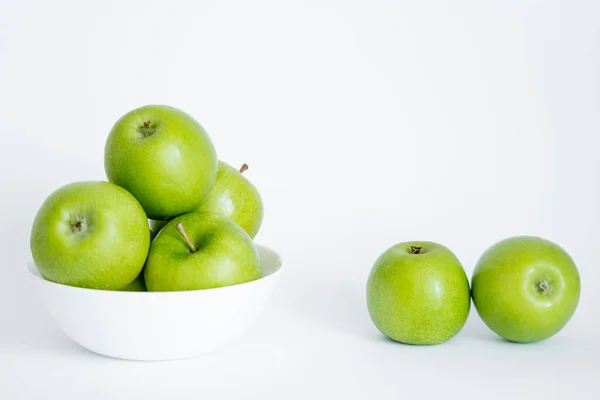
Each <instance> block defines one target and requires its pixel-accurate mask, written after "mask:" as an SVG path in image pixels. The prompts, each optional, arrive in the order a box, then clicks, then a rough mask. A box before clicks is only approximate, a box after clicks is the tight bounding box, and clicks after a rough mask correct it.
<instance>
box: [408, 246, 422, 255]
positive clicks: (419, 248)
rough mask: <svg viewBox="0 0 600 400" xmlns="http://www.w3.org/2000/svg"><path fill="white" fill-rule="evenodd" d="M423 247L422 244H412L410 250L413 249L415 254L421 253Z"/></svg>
mask: <svg viewBox="0 0 600 400" xmlns="http://www.w3.org/2000/svg"><path fill="white" fill-rule="evenodd" d="M421 249H423V247H422V246H410V251H412V253H413V254H420V253H421Z"/></svg>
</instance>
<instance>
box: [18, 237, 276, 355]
mask: <svg viewBox="0 0 600 400" xmlns="http://www.w3.org/2000/svg"><path fill="white" fill-rule="evenodd" d="M258 251H259V255H260V259H261V263H262V268H263V277H262V278H261V279H257V280H254V281H252V282H246V283H243V284H238V285H232V286H228V287H223V288H216V289H208V290H193V291H184V292H169V293H149V292H145V293H141V292H137V293H136V292H118V291H103V290H89V289H82V288H76V287H71V286H66V285H59V284H57V283H54V282H50V281H47V280H45V279H44V278H42V276H41V274H40V273H39V272H38V270H37V267H36V266H35V264H34V263H33V259H30V260H29V261H28V263H27V270H28V272H30V274H29V278H30V280H31V281H32V285H35V288H36V292H37V293H36V294H37V295H38V296H39V298H40V300H41V302H42V303H43V304H44V305H45V306H46V307H47V308H48V311H49V313H50V315H52V316H53V318H54V320H55V321H56V324H57V325H58V326H60V327H61V330H62V331H63V332H64V333H65V335H66V336H68V337H69V338H71V339H72V340H73V341H74V342H76V343H78V344H79V345H81V346H82V347H85V348H86V349H88V350H90V351H93V352H94V353H98V354H101V355H105V356H109V357H115V358H119V359H124V360H135V361H165V360H178V359H184V358H190V357H196V356H200V355H204V354H207V353H210V352H213V351H218V350H220V349H222V348H224V347H225V346H227V345H229V344H230V343H231V342H232V341H234V340H236V339H239V338H240V337H241V336H242V335H243V334H244V333H246V331H248V329H249V328H250V327H251V326H252V324H253V323H254V322H255V321H256V319H257V318H258V316H259V315H260V313H261V312H262V310H263V309H264V308H265V305H266V304H267V302H268V300H269V298H270V297H271V294H272V293H273V290H274V289H275V286H276V284H277V281H279V276H280V269H281V259H280V257H279V255H278V254H277V253H275V252H273V251H272V250H270V249H267V248H265V247H263V246H258Z"/></svg>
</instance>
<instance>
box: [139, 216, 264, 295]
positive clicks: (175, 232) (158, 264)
mask: <svg viewBox="0 0 600 400" xmlns="http://www.w3.org/2000/svg"><path fill="white" fill-rule="evenodd" d="M261 276H262V268H261V264H260V261H259V259H258V252H257V249H256V247H255V245H254V242H253V241H252V239H251V238H250V236H248V234H247V233H246V232H245V231H244V230H243V229H242V228H240V227H239V226H238V225H237V224H236V223H234V222H232V221H231V220H229V219H227V218H224V217H222V216H219V215H217V214H211V213H197V212H192V213H187V214H184V215H181V216H179V217H177V218H175V219H173V220H171V221H170V222H169V223H168V224H167V225H166V226H165V227H164V228H162V229H161V230H160V232H159V233H158V235H157V236H156V237H155V238H154V240H153V241H152V244H151V246H150V253H149V254H148V259H147V260H146V267H145V268H144V277H145V280H146V286H147V288H148V291H151V292H163V291H179V290H196V289H209V288H217V287H223V286H229V285H235V284H238V283H244V282H249V281H252V280H255V279H258V278H260V277H261Z"/></svg>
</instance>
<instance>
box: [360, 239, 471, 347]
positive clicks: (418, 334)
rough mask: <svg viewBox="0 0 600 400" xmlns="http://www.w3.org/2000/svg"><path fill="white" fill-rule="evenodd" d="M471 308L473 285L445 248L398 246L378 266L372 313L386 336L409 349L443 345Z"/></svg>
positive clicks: (371, 282) (372, 281)
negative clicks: (411, 347) (407, 345)
mask: <svg viewBox="0 0 600 400" xmlns="http://www.w3.org/2000/svg"><path fill="white" fill-rule="evenodd" d="M470 307H471V297H470V292H469V280H468V278H467V275H466V273H465V271H464V269H463V267H462V265H461V264H460V262H459V261H458V259H457V258H456V256H455V255H454V254H453V253H452V252H451V251H450V250H449V249H448V248H446V247H445V246H442V245H441V244H438V243H433V242H405V243H399V244H397V245H395V246H392V247H390V248H389V249H388V250H386V251H385V252H384V253H383V254H382V255H381V256H380V257H379V258H378V259H377V261H376V262H375V265H374V266H373V268H372V269H371V273H370V275H369V279H368V282H367V308H368V310H369V315H370V317H371V320H372V321H373V323H374V324H375V326H376V327H377V329H379V331H380V332H381V333H383V334H384V335H386V336H388V337H389V338H391V339H393V340H396V341H399V342H403V343H408V344H439V343H443V342H446V341H448V340H449V339H451V338H452V337H453V336H455V335H456V334H457V333H458V332H460V330H461V329H462V328H463V326H464V324H465V322H466V320H467V317H468V315H469V310H470Z"/></svg>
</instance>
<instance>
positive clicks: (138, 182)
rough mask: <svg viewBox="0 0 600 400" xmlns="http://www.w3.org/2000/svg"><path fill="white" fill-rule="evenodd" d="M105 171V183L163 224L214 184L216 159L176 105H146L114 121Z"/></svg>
mask: <svg viewBox="0 0 600 400" xmlns="http://www.w3.org/2000/svg"><path fill="white" fill-rule="evenodd" d="M148 121H149V122H150V123H149V128H145V127H144V124H145V123H146V122H148ZM104 167H105V170H106V176H107V177H108V180H109V181H111V182H113V183H115V184H117V185H119V186H122V187H124V188H125V189H127V190H128V191H129V192H131V193H132V194H133V195H134V196H135V197H136V198H137V199H138V201H139V202H140V204H141V205H142V207H143V208H144V210H145V211H146V214H147V215H148V217H149V218H152V219H159V220H165V219H169V218H172V217H175V216H177V215H180V214H183V213H186V212H189V211H191V210H193V209H195V208H196V207H198V205H199V204H200V201H201V200H202V198H204V197H205V196H206V194H207V193H208V191H209V190H210V188H211V187H212V185H213V184H214V182H215V179H216V174H217V155H216V151H215V148H214V146H213V143H212V141H211V140H210V137H209V136H208V134H207V133H206V131H205V130H204V128H203V127H202V126H201V125H200V124H199V123H198V122H197V121H195V120H194V119H193V118H192V117H191V116H189V115H188V114H186V113H184V112H183V111H181V110H179V109H176V108H174V107H169V106H164V105H148V106H144V107H140V108H137V109H135V110H132V111H130V112H128V113H127V114H125V115H124V116H122V117H121V118H120V119H119V120H118V121H117V122H116V123H115V125H114V126H113V128H112V130H111V131H110V134H109V135H108V139H107V141H106V145H105V150H104Z"/></svg>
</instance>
